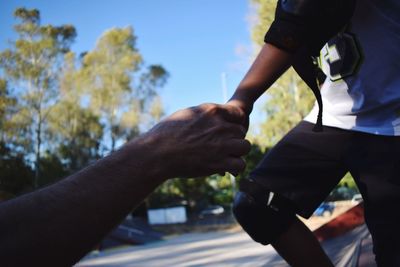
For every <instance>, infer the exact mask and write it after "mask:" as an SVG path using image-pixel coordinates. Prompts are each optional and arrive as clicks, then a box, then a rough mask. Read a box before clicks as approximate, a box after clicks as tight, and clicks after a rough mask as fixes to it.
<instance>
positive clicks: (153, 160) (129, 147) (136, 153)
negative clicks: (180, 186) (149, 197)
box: [121, 133, 170, 184]
mask: <svg viewBox="0 0 400 267" xmlns="http://www.w3.org/2000/svg"><path fill="white" fill-rule="evenodd" d="M158 141H159V140H158V137H157V136H155V135H151V134H147V133H146V134H143V135H141V136H139V137H137V138H135V139H133V140H132V141H130V142H129V143H127V144H126V145H125V146H124V147H123V148H122V149H121V153H123V154H124V155H123V157H125V158H127V162H128V165H129V169H130V171H131V172H134V173H137V172H140V173H141V174H142V175H144V176H146V177H147V179H148V181H149V182H150V181H152V182H154V183H157V184H160V183H163V182H164V181H166V180H167V179H168V178H170V177H169V175H168V167H167V166H166V162H167V161H166V160H165V159H166V158H168V156H167V155H164V154H165V153H164V151H163V149H162V148H161V147H160V142H158Z"/></svg>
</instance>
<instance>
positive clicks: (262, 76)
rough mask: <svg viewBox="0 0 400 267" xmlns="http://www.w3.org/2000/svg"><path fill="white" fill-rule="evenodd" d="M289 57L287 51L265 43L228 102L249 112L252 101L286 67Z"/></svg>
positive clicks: (289, 60)
mask: <svg viewBox="0 0 400 267" xmlns="http://www.w3.org/2000/svg"><path fill="white" fill-rule="evenodd" d="M291 59H292V55H291V54H289V53H288V52H285V51H283V50H281V49H278V48H276V47H275V46H273V45H271V44H268V43H267V44H265V45H264V46H263V47H262V49H261V51H260V53H259V54H258V56H257V58H256V59H255V61H254V63H253V64H252V66H251V68H250V70H249V71H248V72H247V74H246V75H245V77H244V78H243V80H242V81H241V82H240V84H239V86H238V88H237V89H236V91H235V93H234V94H233V96H232V98H231V100H230V102H235V103H237V105H238V106H240V107H241V108H242V109H244V110H245V111H246V112H247V113H250V112H251V109H252V106H253V104H254V102H255V101H256V100H257V99H258V98H259V97H260V96H261V95H262V94H263V93H264V92H265V91H266V90H267V89H268V88H269V87H270V86H271V85H272V84H273V83H274V82H275V81H276V80H277V79H278V78H279V77H280V76H281V75H282V74H283V73H284V72H285V71H286V70H287V69H288V67H289V66H290V63H291Z"/></svg>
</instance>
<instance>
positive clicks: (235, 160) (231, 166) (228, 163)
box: [221, 157, 246, 176]
mask: <svg viewBox="0 0 400 267" xmlns="http://www.w3.org/2000/svg"><path fill="white" fill-rule="evenodd" d="M221 164H223V166H224V169H225V170H226V171H227V172H229V173H231V174H233V175H235V176H236V175H237V174H238V173H240V172H242V171H244V169H245V168H246V162H245V161H244V160H243V159H242V158H240V157H229V158H227V159H225V160H224V161H223V162H221Z"/></svg>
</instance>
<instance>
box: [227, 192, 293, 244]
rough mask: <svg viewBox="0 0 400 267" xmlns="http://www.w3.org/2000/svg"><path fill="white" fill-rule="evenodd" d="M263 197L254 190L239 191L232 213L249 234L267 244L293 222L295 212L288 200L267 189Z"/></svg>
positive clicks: (257, 240)
mask: <svg viewBox="0 0 400 267" xmlns="http://www.w3.org/2000/svg"><path fill="white" fill-rule="evenodd" d="M263 195H265V199H264V198H263V199H261V196H260V195H258V194H255V193H254V192H245V191H242V189H241V191H239V192H238V193H237V194H236V196H235V200H234V203H233V214H234V215H235V218H236V220H237V221H238V223H239V224H240V225H241V226H242V228H243V230H245V231H246V232H247V233H248V234H249V236H250V237H251V238H252V239H253V240H254V241H256V242H258V243H261V244H263V245H268V244H270V243H272V242H274V241H275V240H276V239H277V238H279V236H281V235H282V234H283V233H284V232H285V231H286V230H287V229H288V228H289V226H290V225H291V224H292V223H293V221H294V219H295V217H296V216H295V212H294V209H293V208H292V207H291V205H289V204H287V202H288V201H289V200H287V199H284V198H283V197H280V196H277V195H276V194H274V193H272V192H268V191H264V192H263Z"/></svg>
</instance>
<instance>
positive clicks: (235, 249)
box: [77, 231, 287, 267]
mask: <svg viewBox="0 0 400 267" xmlns="http://www.w3.org/2000/svg"><path fill="white" fill-rule="evenodd" d="M277 258H279V256H278V255H277V254H276V253H275V252H274V250H273V249H272V247H270V246H268V247H263V246H261V245H259V244H257V243H255V242H254V241H252V240H251V239H250V238H249V237H248V236H247V235H246V234H244V233H243V232H241V231H234V232H213V233H194V234H184V235H181V236H177V237H173V238H170V239H168V240H165V241H160V242H157V243H152V244H148V245H144V246H135V247H130V248H124V249H119V250H115V251H110V252H105V253H101V254H99V255H98V256H89V258H87V259H86V260H84V261H82V262H81V263H79V264H78V265H77V266H140V267H158V266H174V267H180V266H185V267H187V266H193V267H194V266H215V267H217V266H224V267H225V266H232V267H233V266H244V267H245V266H249V267H250V266H251V267H256V266H270V265H266V264H267V263H268V262H270V261H271V260H274V261H276V259H277ZM273 266H277V267H278V266H287V265H286V264H284V263H283V262H282V265H275V264H274V265H273Z"/></svg>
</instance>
